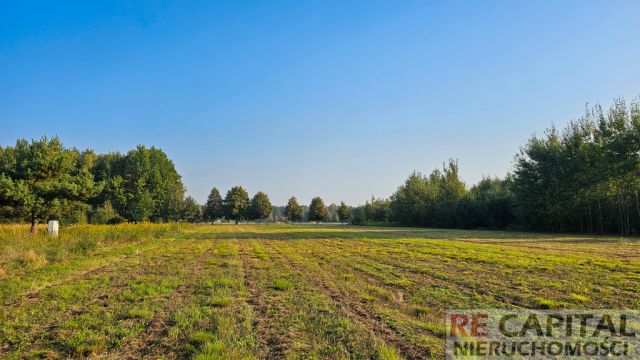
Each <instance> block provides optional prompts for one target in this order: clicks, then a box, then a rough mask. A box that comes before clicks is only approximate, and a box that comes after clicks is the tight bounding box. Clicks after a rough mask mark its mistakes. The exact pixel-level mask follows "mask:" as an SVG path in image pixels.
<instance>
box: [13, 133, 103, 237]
mask: <svg viewBox="0 0 640 360" xmlns="http://www.w3.org/2000/svg"><path fill="white" fill-rule="evenodd" d="M94 158H95V156H94V155H93V153H91V152H83V153H81V152H79V151H78V150H76V149H66V148H65V147H64V146H63V144H62V142H61V141H60V139H58V138H57V137H53V138H51V139H49V138H47V137H43V138H41V139H40V140H31V142H29V141H27V140H18V141H17V142H16V145H15V146H14V147H6V148H4V149H3V150H2V152H0V205H3V206H8V207H10V208H12V209H13V211H14V213H15V214H17V215H18V216H20V217H22V218H26V219H28V221H29V222H30V223H31V232H32V233H35V232H36V229H37V227H36V225H37V224H38V222H39V221H41V220H46V219H47V217H49V216H52V215H55V216H56V217H59V216H61V215H62V214H64V212H65V211H66V210H68V209H69V208H72V207H74V205H77V204H78V203H82V202H84V201H86V200H87V199H89V198H90V197H92V196H94V195H95V194H97V193H98V192H99V191H100V189H101V187H102V184H101V183H96V182H95V181H94V178H93V175H92V174H91V172H90V171H89V169H90V168H91V166H93V159H94Z"/></svg>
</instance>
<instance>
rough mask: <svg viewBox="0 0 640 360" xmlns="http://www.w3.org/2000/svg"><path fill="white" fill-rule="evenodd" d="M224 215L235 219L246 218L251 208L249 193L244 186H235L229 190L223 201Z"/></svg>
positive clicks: (237, 220) (236, 221)
mask: <svg viewBox="0 0 640 360" xmlns="http://www.w3.org/2000/svg"><path fill="white" fill-rule="evenodd" d="M222 208H223V210H224V216H225V217H226V218H227V219H229V220H233V221H235V223H236V224H237V223H238V222H239V221H240V220H242V219H245V218H246V215H247V209H248V208H249V194H248V193H247V191H246V190H245V189H244V188H243V187H242V186H234V187H232V188H231V190H229V191H228V192H227V195H226V196H225V197H224V200H223V201H222Z"/></svg>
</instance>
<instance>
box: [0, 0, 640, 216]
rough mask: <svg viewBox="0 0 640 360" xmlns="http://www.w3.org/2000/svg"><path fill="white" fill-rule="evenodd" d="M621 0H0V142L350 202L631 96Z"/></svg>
mask: <svg viewBox="0 0 640 360" xmlns="http://www.w3.org/2000/svg"><path fill="white" fill-rule="evenodd" d="M639 19H640V2H639V1H635V0H634V1H583V0H579V1H577V0H576V1H556V0H552V1H469V2H464V1H371V0H367V1H326V0H323V1H317V2H316V1H271V2H265V1H227V2H222V1H41V2H33V1H6V0H0V144H2V145H9V144H13V143H15V140H16V139H17V138H27V139H29V138H39V137H40V136H42V135H45V134H47V135H56V134H57V135H59V136H60V137H61V138H62V140H63V142H64V143H65V144H66V145H68V146H75V147H78V148H81V149H84V148H92V149H94V150H95V151H97V152H108V151H121V152H125V151H127V150H129V149H131V148H133V147H135V146H136V145H137V144H146V145H156V146H158V147H160V148H162V149H163V150H165V151H166V152H167V154H168V155H169V157H170V158H171V159H173V161H174V162H175V164H176V167H177V168H178V171H179V172H180V173H181V174H182V175H183V179H184V183H185V185H186V186H187V188H188V192H189V194H191V195H193V196H194V197H195V198H196V199H197V200H199V201H201V202H202V201H204V200H205V198H206V196H207V194H208V192H209V190H210V189H211V187H213V186H217V187H218V188H219V189H221V191H223V192H226V191H227V190H228V189H229V188H230V187H231V186H233V185H236V184H241V185H243V186H245V188H247V190H248V191H249V192H250V193H255V192H256V191H259V190H263V191H266V192H267V193H268V194H269V195H270V196H271V199H272V202H274V203H276V204H284V203H285V202H286V199H287V198H288V197H289V196H291V195H296V196H297V197H298V199H299V200H301V201H302V202H304V203H307V202H308V201H309V200H310V199H311V197H313V196H315V195H319V196H321V197H323V198H324V199H325V201H326V202H327V203H330V202H338V201H340V200H345V201H347V202H349V203H351V204H358V203H363V202H364V201H365V200H366V199H368V198H369V197H370V196H371V195H375V196H377V197H386V196H389V195H390V194H391V193H392V192H393V191H394V190H395V189H396V187H397V186H398V185H399V184H400V183H401V182H402V181H403V180H404V179H405V178H406V177H407V175H408V174H409V173H410V172H411V171H413V170H418V171H422V172H430V171H431V170H432V169H433V168H435V167H438V166H441V164H442V162H443V161H445V160H447V159H448V158H457V159H459V160H460V165H461V170H462V171H461V172H462V176H463V178H464V179H465V181H466V182H467V184H471V183H473V182H475V181H477V180H478V179H480V178H481V177H482V176H483V175H491V176H493V175H498V176H502V175H504V174H505V173H506V172H507V171H508V170H509V169H510V168H511V166H512V159H513V156H514V154H515V153H516V152H517V151H518V148H519V147H520V146H521V145H522V144H524V142H525V141H526V140H527V138H528V137H529V136H530V135H531V134H533V133H541V132H542V131H543V130H544V129H545V128H546V127H549V126H550V125H551V124H556V125H557V126H563V125H564V124H565V123H566V122H567V121H568V120H571V119H573V118H576V117H579V116H580V115H581V114H582V113H583V109H584V105H585V103H587V102H589V103H601V104H603V105H605V106H608V105H609V104H610V103H611V101H612V99H613V98H614V97H617V96H624V97H625V98H627V99H631V98H633V97H635V96H637V95H639V94H640V36H639V35H640V25H639V21H640V20H639Z"/></svg>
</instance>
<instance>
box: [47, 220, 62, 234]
mask: <svg viewBox="0 0 640 360" xmlns="http://www.w3.org/2000/svg"><path fill="white" fill-rule="evenodd" d="M59 227H60V225H59V224H58V220H49V236H58V228H59Z"/></svg>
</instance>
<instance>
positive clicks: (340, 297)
mask: <svg viewBox="0 0 640 360" xmlns="http://www.w3.org/2000/svg"><path fill="white" fill-rule="evenodd" d="M304 241H305V242H307V243H306V244H305V247H307V246H313V245H312V244H313V243H314V242H315V241H314V240H304ZM264 244H265V246H268V248H269V250H270V251H269V253H270V254H274V253H275V254H278V255H279V256H280V257H282V258H283V259H285V260H286V261H287V265H288V267H290V268H292V269H293V270H295V271H296V273H297V274H299V275H300V276H302V277H304V279H305V281H306V282H308V283H310V284H312V285H313V286H314V287H315V289H317V290H318V291H319V292H320V293H322V294H323V295H324V296H325V297H326V298H327V299H330V301H331V303H332V306H333V307H334V308H336V309H337V310H338V311H339V312H340V313H341V314H343V315H344V316H346V317H347V318H349V319H350V320H351V321H353V322H354V323H356V324H358V325H359V326H361V327H362V328H363V329H366V331H368V332H369V334H370V336H373V337H375V338H377V339H379V340H378V341H382V342H385V343H388V344H390V345H391V346H393V347H394V348H395V349H397V350H398V351H399V352H400V355H402V356H403V357H404V358H406V359H424V358H429V357H430V356H431V349H430V348H428V347H425V346H422V345H420V344H416V343H414V342H412V341H410V340H407V339H406V338H405V335H406V334H403V333H402V332H401V331H400V330H399V329H397V328H396V327H394V326H392V325H389V324H388V323H386V322H385V321H384V319H383V318H381V317H380V316H377V315H376V314H375V311H373V309H372V308H371V307H368V306H367V304H366V303H362V302H361V301H359V299H358V298H357V297H354V296H353V294H352V293H350V292H348V291H344V289H341V288H340V287H339V286H337V284H336V282H335V280H336V279H335V277H334V275H335V274H329V273H328V272H327V271H326V269H323V268H321V267H319V266H314V265H313V264H312V262H313V260H312V259H309V258H301V257H299V256H297V255H299V254H298V253H297V252H296V251H291V250H293V249H290V248H288V245H291V244H292V243H290V242H287V241H265V242H264Z"/></svg>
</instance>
